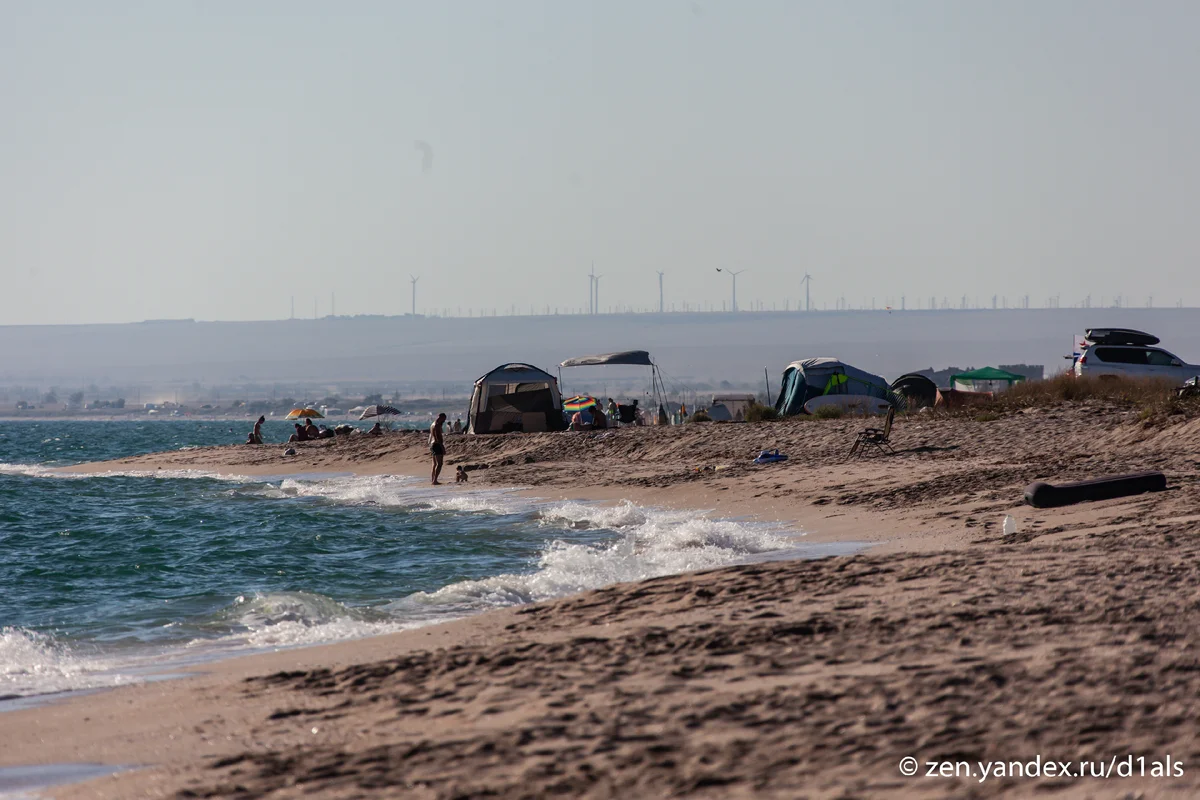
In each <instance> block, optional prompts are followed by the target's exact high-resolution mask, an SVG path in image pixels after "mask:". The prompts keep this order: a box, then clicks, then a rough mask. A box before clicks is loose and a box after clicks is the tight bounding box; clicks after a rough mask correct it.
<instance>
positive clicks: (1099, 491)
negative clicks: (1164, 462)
mask: <svg viewBox="0 0 1200 800" xmlns="http://www.w3.org/2000/svg"><path fill="white" fill-rule="evenodd" d="M1166 488H1167V476H1166V475H1164V474H1162V473H1161V472H1139V473H1137V474H1136V475H1117V476H1115V477H1112V478H1095V479H1094V480H1090V481H1079V482H1077V483H1064V484H1061V485H1059V486H1054V485H1053V484H1049V483H1041V482H1040V481H1039V482H1038V483H1031V484H1029V486H1027V487H1026V488H1025V502H1026V503H1028V504H1029V505H1031V506H1033V507H1034V508H1055V507H1057V506H1070V505H1074V504H1075V503H1088V502H1092V501H1095V500H1111V499H1113V498H1114V497H1129V496H1130V495H1135V494H1143V493H1145V492H1161V491H1164V490H1166Z"/></svg>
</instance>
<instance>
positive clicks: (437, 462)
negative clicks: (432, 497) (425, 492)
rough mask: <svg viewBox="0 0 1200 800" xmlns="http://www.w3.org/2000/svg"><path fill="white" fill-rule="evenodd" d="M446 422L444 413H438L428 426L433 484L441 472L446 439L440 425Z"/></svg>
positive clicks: (437, 484)
mask: <svg viewBox="0 0 1200 800" xmlns="http://www.w3.org/2000/svg"><path fill="white" fill-rule="evenodd" d="M445 424H446V415H445V414H438V416H437V419H435V420H434V421H433V424H432V425H430V426H429V452H430V453H431V454H432V455H433V485H434V486H441V484H440V483H438V476H439V475H441V474H442V459H443V458H445V457H446V441H445V439H444V438H443V432H442V426H443V425H445Z"/></svg>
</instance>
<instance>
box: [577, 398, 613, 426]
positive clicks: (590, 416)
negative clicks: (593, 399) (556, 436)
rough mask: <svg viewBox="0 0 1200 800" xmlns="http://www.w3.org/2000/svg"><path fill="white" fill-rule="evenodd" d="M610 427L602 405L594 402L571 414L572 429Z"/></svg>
mask: <svg viewBox="0 0 1200 800" xmlns="http://www.w3.org/2000/svg"><path fill="white" fill-rule="evenodd" d="M607 427H608V418H607V417H605V416H604V412H603V411H601V410H600V405H599V404H598V403H597V404H594V405H591V406H589V407H587V408H584V409H580V410H579V411H576V412H575V413H574V414H572V415H571V430H573V431H600V430H604V429H605V428H607Z"/></svg>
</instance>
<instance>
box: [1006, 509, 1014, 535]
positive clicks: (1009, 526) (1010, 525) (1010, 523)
mask: <svg viewBox="0 0 1200 800" xmlns="http://www.w3.org/2000/svg"><path fill="white" fill-rule="evenodd" d="M1016 532H1017V521H1016V520H1015V519H1013V518H1012V514H1006V515H1005V516H1004V535H1005V536H1012V535H1013V534H1014V533H1016Z"/></svg>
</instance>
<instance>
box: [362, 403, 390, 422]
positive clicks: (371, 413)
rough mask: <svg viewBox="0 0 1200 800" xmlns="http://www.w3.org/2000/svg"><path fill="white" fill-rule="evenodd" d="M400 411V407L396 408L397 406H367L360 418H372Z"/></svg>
mask: <svg viewBox="0 0 1200 800" xmlns="http://www.w3.org/2000/svg"><path fill="white" fill-rule="evenodd" d="M399 413H400V409H398V408H396V407H395V406H367V408H366V410H365V411H363V412H362V416H361V417H359V419H360V420H363V419H370V418H371V417H382V416H385V415H387V414H399Z"/></svg>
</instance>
